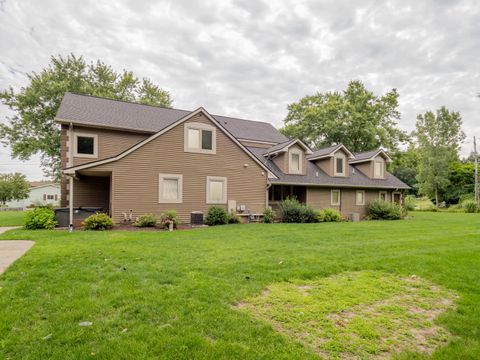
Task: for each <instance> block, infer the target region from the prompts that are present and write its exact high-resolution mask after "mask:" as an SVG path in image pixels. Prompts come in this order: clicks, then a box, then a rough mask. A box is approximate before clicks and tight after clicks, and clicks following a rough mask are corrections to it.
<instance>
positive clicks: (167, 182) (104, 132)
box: [55, 93, 408, 223]
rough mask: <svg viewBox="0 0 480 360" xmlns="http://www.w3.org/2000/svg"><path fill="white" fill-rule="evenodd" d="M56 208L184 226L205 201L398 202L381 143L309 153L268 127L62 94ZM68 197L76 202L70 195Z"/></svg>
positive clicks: (255, 208) (257, 209) (199, 112)
mask: <svg viewBox="0 0 480 360" xmlns="http://www.w3.org/2000/svg"><path fill="white" fill-rule="evenodd" d="M55 120H56V121H57V122H58V123H59V124H60V125H61V167H62V173H63V179H62V183H61V202H62V206H69V207H70V213H71V215H70V216H71V219H73V209H74V208H76V207H101V208H102V209H103V210H104V211H105V212H107V213H109V214H110V215H111V216H112V217H113V219H114V221H116V222H121V221H123V220H124V219H125V218H130V217H133V218H134V217H137V216H139V215H142V214H145V213H153V214H156V215H159V214H160V213H162V212H163V211H164V210H167V209H175V210H176V211H177V212H178V214H179V217H180V219H181V220H182V221H183V222H187V223H188V222H190V215H191V213H192V212H203V213H206V212H207V210H208V208H209V207H210V206H212V205H219V206H223V207H225V208H226V209H229V210H230V209H234V210H236V211H237V212H238V213H240V214H244V215H245V214H258V213H262V212H263V210H264V209H265V208H266V207H268V206H272V207H274V208H275V206H277V205H278V203H279V202H280V201H282V199H285V198H286V197H288V196H296V197H297V198H298V199H299V200H300V201H302V202H304V203H307V204H309V205H311V206H312V207H314V208H316V209H321V208H326V207H330V208H336V209H338V210H340V211H341V212H342V213H343V214H345V215H348V214H350V213H358V214H360V216H363V215H365V213H366V205H367V204H368V203H369V202H371V201H372V200H376V199H385V200H387V201H395V202H401V201H402V192H403V191H404V190H405V189H408V186H407V185H406V184H404V183H403V182H402V181H400V180H399V179H397V178H396V177H395V176H393V175H392V174H390V173H388V172H387V163H389V162H390V161H391V159H390V158H389V156H388V155H387V154H386V153H385V152H384V151H383V150H381V149H379V150H375V151H369V152H366V153H360V154H353V153H352V152H350V151H349V150H348V149H347V148H346V147H345V146H343V145H341V144H339V145H336V146H332V147H329V148H324V149H318V150H312V149H310V148H309V147H308V146H306V145H305V144H304V143H302V142H301V141H300V140H298V139H288V138H286V137H285V136H284V135H282V134H281V133H280V132H278V131H277V130H276V129H275V128H274V127H273V126H272V125H271V124H269V123H265V122H259V121H251V120H243V119H236V118H230V117H225V116H219V115H212V114H210V113H209V112H207V111H206V110H205V109H204V108H198V109H196V110H194V111H185V110H178V109H168V108H160V107H156V106H149V105H141V104H136V103H129V102H124V101H118V100H109V99H104V98H99V97H92V96H83V95H76V94H71V93H66V94H65V96H64V98H63V100H62V103H61V105H60V108H59V110H58V113H57V116H56V119H55ZM70 199H73V202H71V201H70Z"/></svg>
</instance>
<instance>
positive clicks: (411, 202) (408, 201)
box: [404, 195, 416, 211]
mask: <svg viewBox="0 0 480 360" xmlns="http://www.w3.org/2000/svg"><path fill="white" fill-rule="evenodd" d="M415 203H416V199H415V196H413V195H407V196H406V197H405V201H404V206H405V210H407V211H413V210H415Z"/></svg>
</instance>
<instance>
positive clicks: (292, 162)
mask: <svg viewBox="0 0 480 360" xmlns="http://www.w3.org/2000/svg"><path fill="white" fill-rule="evenodd" d="M288 164H289V173H290V174H301V173H302V151H301V150H297V149H292V150H290V159H289V161H288Z"/></svg>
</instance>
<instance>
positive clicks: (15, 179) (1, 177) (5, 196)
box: [0, 173, 30, 205]
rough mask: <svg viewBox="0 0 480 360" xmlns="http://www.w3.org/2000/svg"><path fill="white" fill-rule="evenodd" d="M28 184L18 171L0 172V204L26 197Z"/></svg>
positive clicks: (28, 190) (28, 189)
mask: <svg viewBox="0 0 480 360" xmlns="http://www.w3.org/2000/svg"><path fill="white" fill-rule="evenodd" d="M29 192H30V185H29V184H28V182H27V180H26V179H25V175H22V174H20V173H11V174H0V205H5V203H7V202H8V201H12V200H22V199H26V198H27V197H28V194H29Z"/></svg>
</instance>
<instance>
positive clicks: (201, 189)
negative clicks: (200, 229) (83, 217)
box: [91, 115, 267, 222]
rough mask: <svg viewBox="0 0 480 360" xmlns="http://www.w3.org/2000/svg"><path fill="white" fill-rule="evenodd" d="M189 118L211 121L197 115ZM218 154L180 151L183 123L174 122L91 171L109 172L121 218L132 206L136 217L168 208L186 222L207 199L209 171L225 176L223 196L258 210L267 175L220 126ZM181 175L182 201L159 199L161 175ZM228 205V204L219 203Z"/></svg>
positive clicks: (115, 211) (115, 210)
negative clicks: (166, 201)
mask: <svg viewBox="0 0 480 360" xmlns="http://www.w3.org/2000/svg"><path fill="white" fill-rule="evenodd" d="M188 122H202V123H206V124H210V125H212V123H211V122H210V121H209V120H208V119H206V118H205V117H204V116H201V115H198V116H195V117H194V118H192V119H189V120H188ZM216 136H217V152H216V154H201V153H191V152H184V124H181V125H179V126H176V127H174V128H173V129H171V130H169V131H167V132H166V133H164V134H162V135H161V136H159V137H158V138H157V139H155V140H153V141H151V142H149V143H147V144H146V145H144V146H142V147H140V148H139V149H138V150H136V151H134V152H133V153H131V154H129V155H127V156H126V157H124V158H123V159H120V160H118V161H116V162H113V163H109V164H105V165H99V166H97V167H95V168H92V169H91V170H92V171H112V173H113V189H112V193H113V195H112V196H113V204H112V207H113V217H114V220H115V221H117V222H118V221H120V220H121V219H123V215H122V214H123V213H124V212H128V211H129V210H130V209H131V210H132V211H133V215H134V217H136V216H139V215H142V214H145V213H154V214H156V215H157V216H159V215H160V214H161V213H162V212H163V211H165V210H167V209H175V210H177V212H178V214H179V216H180V218H181V220H182V221H183V222H189V221H190V212H191V211H203V212H204V213H205V214H206V212H207V210H208V208H209V206H210V205H208V204H206V186H207V176H218V177H226V178H227V200H235V201H236V203H237V206H238V205H245V206H246V208H247V209H250V210H251V211H252V212H262V211H263V210H264V208H265V201H266V184H267V174H266V172H265V171H264V170H263V169H262V168H261V167H260V165H258V164H257V163H256V162H255V161H254V160H253V159H252V158H251V157H249V156H248V155H247V154H246V153H245V152H244V151H243V150H242V149H241V148H240V147H239V146H238V145H237V144H235V143H234V142H233V141H232V140H231V139H229V138H228V137H227V136H226V135H225V134H224V133H223V132H222V131H221V130H220V129H217V131H216ZM160 173H167V174H180V175H183V202H182V203H181V204H159V203H158V196H159V174H160ZM221 206H223V207H225V208H226V207H227V205H221Z"/></svg>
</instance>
